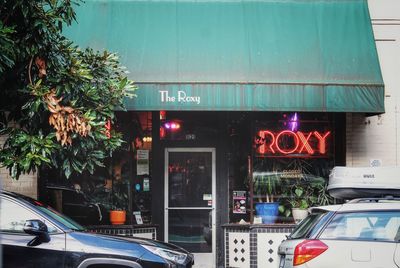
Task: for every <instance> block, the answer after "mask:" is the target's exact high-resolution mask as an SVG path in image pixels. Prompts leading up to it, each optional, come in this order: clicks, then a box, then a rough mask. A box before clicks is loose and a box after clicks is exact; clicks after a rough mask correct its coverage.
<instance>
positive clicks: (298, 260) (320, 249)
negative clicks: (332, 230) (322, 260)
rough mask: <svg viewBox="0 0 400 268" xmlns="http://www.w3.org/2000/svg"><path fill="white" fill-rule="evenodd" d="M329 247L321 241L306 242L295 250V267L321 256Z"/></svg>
mask: <svg viewBox="0 0 400 268" xmlns="http://www.w3.org/2000/svg"><path fill="white" fill-rule="evenodd" d="M327 249H328V246H327V245H326V244H325V243H323V242H321V241H320V240H304V241H303V242H301V243H300V244H298V245H297V246H296V248H295V250H294V258H293V266H297V265H301V264H303V263H306V262H308V261H310V260H312V259H314V258H315V257H317V256H319V255H321V254H322V253H324V252H325V251H326V250H327Z"/></svg>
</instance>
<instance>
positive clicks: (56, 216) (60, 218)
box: [26, 198, 86, 231]
mask: <svg viewBox="0 0 400 268" xmlns="http://www.w3.org/2000/svg"><path fill="white" fill-rule="evenodd" d="M26 199H27V198H26ZM27 200H29V201H30V202H31V204H33V205H34V206H35V207H36V208H37V209H38V210H40V211H41V212H43V213H44V214H46V215H47V216H48V217H50V218H51V219H52V220H53V221H55V222H58V223H61V224H62V225H64V226H65V227H67V228H69V229H71V230H74V231H85V230H86V229H85V228H84V227H83V226H81V225H80V224H79V223H77V222H75V221H74V220H72V219H70V218H68V217H67V216H65V215H62V214H61V213H59V212H57V211H55V210H54V209H52V208H51V207H48V206H45V205H43V204H42V203H40V202H38V201H36V200H33V199H32V200H31V199H27Z"/></svg>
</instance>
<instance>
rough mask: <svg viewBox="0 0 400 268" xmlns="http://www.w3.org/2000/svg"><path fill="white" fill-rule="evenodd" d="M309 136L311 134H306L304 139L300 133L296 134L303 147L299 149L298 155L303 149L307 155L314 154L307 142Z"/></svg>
mask: <svg viewBox="0 0 400 268" xmlns="http://www.w3.org/2000/svg"><path fill="white" fill-rule="evenodd" d="M311 134H312V133H311V132H310V133H308V135H307V138H306V137H305V136H304V134H303V133H302V132H300V131H298V132H297V135H298V136H299V138H300V141H301V142H302V143H303V146H302V147H301V148H300V150H299V153H301V152H302V151H303V150H304V148H305V149H306V151H307V153H309V154H314V150H313V149H312V148H311V146H310V144H309V143H308V141H309V140H310V137H311Z"/></svg>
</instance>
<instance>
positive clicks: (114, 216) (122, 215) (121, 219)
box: [110, 210, 126, 225]
mask: <svg viewBox="0 0 400 268" xmlns="http://www.w3.org/2000/svg"><path fill="white" fill-rule="evenodd" d="M125 220H126V211H125V210H111V211H110V222H111V224H113V225H118V224H124V223H125Z"/></svg>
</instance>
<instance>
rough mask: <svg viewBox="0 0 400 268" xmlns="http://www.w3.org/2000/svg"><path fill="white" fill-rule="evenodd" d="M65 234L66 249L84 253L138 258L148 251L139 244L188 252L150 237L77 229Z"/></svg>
mask: <svg viewBox="0 0 400 268" xmlns="http://www.w3.org/2000/svg"><path fill="white" fill-rule="evenodd" d="M67 236H69V237H70V239H67V248H68V250H71V251H79V252H85V253H93V254H111V255H124V256H129V257H131V258H140V257H141V256H142V255H143V254H145V253H147V252H149V251H148V250H147V249H145V248H144V247H142V246H141V245H148V246H154V247H160V248H164V249H169V250H174V251H179V252H182V253H188V252H187V251H186V250H184V249H182V248H180V247H178V246H175V245H173V244H169V243H164V242H160V241H155V240H150V239H142V238H134V237H126V236H114V235H103V234H95V233H90V232H79V231H75V232H70V233H68V234H67Z"/></svg>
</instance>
